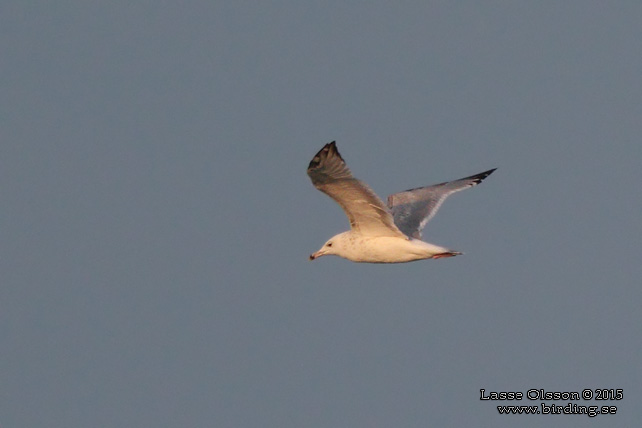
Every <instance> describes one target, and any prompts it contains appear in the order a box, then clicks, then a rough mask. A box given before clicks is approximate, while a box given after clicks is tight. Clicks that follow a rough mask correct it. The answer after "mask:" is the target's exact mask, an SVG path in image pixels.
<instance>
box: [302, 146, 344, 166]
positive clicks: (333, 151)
mask: <svg viewBox="0 0 642 428" xmlns="http://www.w3.org/2000/svg"><path fill="white" fill-rule="evenodd" d="M332 156H337V157H338V158H339V159H341V160H343V158H342V157H341V155H340V154H339V151H338V150H337V142H336V141H331V142H329V143H328V144H326V145H325V146H323V148H322V149H321V150H319V151H318V152H317V154H316V155H314V157H313V158H312V160H311V161H310V165H308V169H311V168H316V167H317V166H319V164H320V163H321V161H323V159H325V158H327V157H332Z"/></svg>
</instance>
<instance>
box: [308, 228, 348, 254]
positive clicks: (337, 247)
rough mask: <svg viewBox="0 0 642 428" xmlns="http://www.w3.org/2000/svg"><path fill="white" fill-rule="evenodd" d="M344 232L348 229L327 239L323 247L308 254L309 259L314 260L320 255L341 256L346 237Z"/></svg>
mask: <svg viewBox="0 0 642 428" xmlns="http://www.w3.org/2000/svg"><path fill="white" fill-rule="evenodd" d="M346 233H349V231H348V232H343V233H340V234H338V235H336V236H333V237H332V238H330V239H328V241H327V242H326V243H325V244H323V247H321V248H320V249H319V251H317V252H316V253H312V254H310V260H314V259H317V258H319V257H321V256H328V255H335V256H341V254H342V253H343V250H344V248H345V242H346V239H347V237H346Z"/></svg>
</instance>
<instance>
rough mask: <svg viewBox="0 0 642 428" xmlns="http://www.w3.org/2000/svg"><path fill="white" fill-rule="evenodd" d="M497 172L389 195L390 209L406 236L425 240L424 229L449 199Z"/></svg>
mask: <svg viewBox="0 0 642 428" xmlns="http://www.w3.org/2000/svg"><path fill="white" fill-rule="evenodd" d="M495 169H496V168H493V169H489V170H488V171H484V172H482V173H480V174H476V175H471V176H470V177H466V178H462V179H459V180H455V181H447V182H445V183H439V184H434V185H432V186H426V187H419V188H417V189H410V190H406V191H405V192H399V193H395V194H394V195H390V196H388V207H389V208H390V209H391V211H392V215H393V216H394V219H395V224H396V225H397V227H398V228H399V229H400V230H401V231H402V232H403V233H405V234H406V235H408V236H412V237H413V238H417V239H421V230H422V229H423V228H424V226H425V225H426V223H428V221H429V220H430V219H431V218H433V217H434V216H435V214H436V213H437V210H438V209H439V207H441V204H442V203H443V202H444V200H445V199H446V198H447V197H448V196H450V195H451V194H453V193H455V192H459V191H460V190H464V189H468V188H469V187H473V186H476V185H478V184H479V183H481V182H482V180H483V179H485V178H486V177H488V176H489V175H490V174H492V173H493V171H495Z"/></svg>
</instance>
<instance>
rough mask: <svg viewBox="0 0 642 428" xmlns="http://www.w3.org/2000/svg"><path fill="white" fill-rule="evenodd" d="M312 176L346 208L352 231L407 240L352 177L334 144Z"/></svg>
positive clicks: (313, 167)
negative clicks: (402, 237) (401, 237)
mask: <svg viewBox="0 0 642 428" xmlns="http://www.w3.org/2000/svg"><path fill="white" fill-rule="evenodd" d="M308 175H309V176H310V179H311V180H312V184H314V187H316V188H317V189H319V190H320V191H322V192H323V193H325V194H327V195H328V196H330V197H331V198H332V199H334V200H335V201H336V202H337V203H338V204H339V205H340V206H341V208H343V211H345V213H346V215H347V216H348V220H350V227H351V228H352V230H354V231H357V232H359V233H361V234H363V235H368V236H404V234H403V233H402V232H401V231H400V230H399V229H398V228H397V226H395V222H394V219H393V218H392V214H391V213H390V211H389V210H388V208H387V207H386V206H385V205H384V203H383V201H382V200H381V199H379V197H378V196H377V195H376V194H375V193H374V192H373V191H372V190H371V189H370V188H369V187H368V186H367V185H366V184H365V183H363V182H361V181H359V180H357V179H356V178H354V177H353V176H352V173H351V172H350V170H349V169H348V167H347V166H346V164H345V162H344V160H343V158H342V157H341V155H340V154H339V152H338V151H337V146H336V143H335V142H334V141H333V142H331V143H328V144H326V145H325V146H324V147H323V148H322V149H321V150H320V151H319V152H318V153H317V154H316V155H315V156H314V158H313V159H312V161H310V165H309V166H308Z"/></svg>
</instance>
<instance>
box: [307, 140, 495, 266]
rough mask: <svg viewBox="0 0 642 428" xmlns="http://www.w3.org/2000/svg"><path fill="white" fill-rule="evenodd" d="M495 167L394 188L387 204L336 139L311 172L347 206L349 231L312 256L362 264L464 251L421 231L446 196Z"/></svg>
mask: <svg viewBox="0 0 642 428" xmlns="http://www.w3.org/2000/svg"><path fill="white" fill-rule="evenodd" d="M495 169H496V168H493V169H489V170H488V171H484V172H482V173H479V174H476V175H471V176H470V177H466V178H462V179H459V180H454V181H447V182H444V183H439V184H434V185H432V186H426V187H418V188H416V189H410V190H406V191H404V192H399V193H395V194H393V195H390V196H388V206H386V205H384V203H383V201H382V200H381V199H379V197H378V196H377V195H376V194H375V193H374V192H373V191H372V190H371V189H370V187H368V186H367V185H366V184H365V183H364V182H362V181H360V180H357V179H356V178H354V177H353V176H352V173H351V172H350V170H349V169H348V167H347V166H346V163H345V161H344V160H343V158H342V157H341V155H340V154H339V152H338V151H337V145H336V142H335V141H332V142H331V143H328V144H326V145H325V146H324V147H323V148H322V149H321V150H320V151H319V152H318V153H317V154H316V155H315V156H314V158H312V161H310V165H309V166H308V176H310V179H311V180H312V184H314V187H316V188H317V189H319V190H320V191H322V192H323V193H325V194H326V195H328V196H330V197H331V198H332V199H334V200H335V202H337V203H338V204H339V205H340V206H341V208H343V211H345V213H346V215H347V216H348V220H349V221H350V230H348V231H346V232H343V233H339V234H338V235H335V236H333V237H332V238H330V239H329V240H328V241H327V242H326V243H325V244H323V246H322V247H321V249H319V251H317V252H316V253H313V254H311V255H310V260H314V259H317V258H319V257H321V256H326V255H335V256H339V257H343V258H345V259H348V260H350V261H353V262H359V263H405V262H412V261H415V260H423V259H439V258H444V257H453V256H457V255H460V254H462V253H460V252H458V251H453V250H449V249H447V248H443V247H440V246H437V245H433V244H429V243H428V242H424V241H422V240H421V230H422V229H423V228H424V226H425V225H426V223H428V221H429V220H430V219H431V218H433V217H434V215H435V214H436V213H437V210H438V209H439V207H441V204H442V203H443V202H444V200H445V199H446V198H447V197H448V196H450V195H451V194H453V193H455V192H459V191H460V190H464V189H467V188H469V187H473V186H475V185H477V184H479V183H481V182H482V180H484V179H485V178H486V177H488V176H489V175H490V174H492V173H493V171H495Z"/></svg>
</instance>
